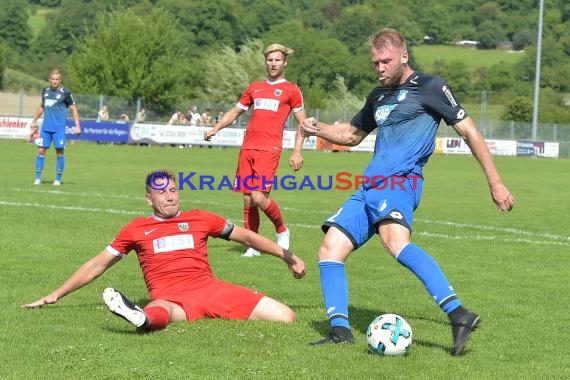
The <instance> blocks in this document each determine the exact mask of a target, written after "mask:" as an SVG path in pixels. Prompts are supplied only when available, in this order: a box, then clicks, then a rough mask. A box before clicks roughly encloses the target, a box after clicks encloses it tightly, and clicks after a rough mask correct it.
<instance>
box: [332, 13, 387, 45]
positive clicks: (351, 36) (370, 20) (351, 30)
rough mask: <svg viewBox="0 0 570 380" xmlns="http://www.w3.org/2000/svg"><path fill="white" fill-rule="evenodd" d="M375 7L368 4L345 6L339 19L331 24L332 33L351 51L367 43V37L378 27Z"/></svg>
mask: <svg viewBox="0 0 570 380" xmlns="http://www.w3.org/2000/svg"><path fill="white" fill-rule="evenodd" d="M377 25H378V24H377V20H376V17H375V14H374V9H373V8H372V7H370V6H368V5H353V6H350V7H346V8H344V9H343V10H342V11H341V13H340V17H339V19H338V20H336V21H335V22H334V23H333V24H332V25H331V26H330V30H331V35H332V36H334V37H335V38H337V39H338V40H340V41H342V42H343V43H344V44H345V45H346V46H347V47H348V50H349V51H350V52H351V53H353V54H354V53H356V52H357V51H358V48H359V47H360V46H362V45H363V44H366V38H364V36H368V35H370V34H372V33H374V31H375V29H376V28H377Z"/></svg>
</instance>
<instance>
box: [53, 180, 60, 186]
mask: <svg viewBox="0 0 570 380" xmlns="http://www.w3.org/2000/svg"><path fill="white" fill-rule="evenodd" d="M53 185H54V186H60V185H61V182H60V181H58V180H57V179H56V180H55V181H53Z"/></svg>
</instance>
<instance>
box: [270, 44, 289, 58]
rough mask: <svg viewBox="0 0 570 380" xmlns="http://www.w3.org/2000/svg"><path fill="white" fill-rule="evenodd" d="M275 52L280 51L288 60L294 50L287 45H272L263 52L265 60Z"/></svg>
mask: <svg viewBox="0 0 570 380" xmlns="http://www.w3.org/2000/svg"><path fill="white" fill-rule="evenodd" d="M274 51H280V52H281V53H283V55H284V56H285V58H287V56H288V55H289V54H293V51H294V50H293V49H291V48H288V47H287V46H285V45H281V44H271V45H269V46H268V47H266V48H265V50H264V51H263V56H264V57H265V58H267V56H268V55H269V53H273V52H274Z"/></svg>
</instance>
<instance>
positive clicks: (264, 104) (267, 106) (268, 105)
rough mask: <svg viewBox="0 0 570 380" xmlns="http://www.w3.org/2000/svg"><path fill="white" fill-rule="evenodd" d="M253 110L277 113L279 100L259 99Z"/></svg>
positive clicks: (256, 100)
mask: <svg viewBox="0 0 570 380" xmlns="http://www.w3.org/2000/svg"><path fill="white" fill-rule="evenodd" d="M253 109H254V110H267V111H273V112H277V110H278V109H279V100H276V99H267V98H257V99H255V101H254V103H253Z"/></svg>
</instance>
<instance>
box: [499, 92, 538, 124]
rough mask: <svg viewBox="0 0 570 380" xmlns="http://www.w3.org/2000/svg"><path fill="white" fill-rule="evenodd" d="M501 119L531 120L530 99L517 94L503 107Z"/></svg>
mask: <svg viewBox="0 0 570 380" xmlns="http://www.w3.org/2000/svg"><path fill="white" fill-rule="evenodd" d="M503 120H513V121H516V122H530V121H531V120H532V101H531V100H530V99H529V98H527V97H524V96H517V97H516V98H514V99H513V100H512V101H511V102H510V103H509V104H507V106H506V107H505V111H504V113H503Z"/></svg>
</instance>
